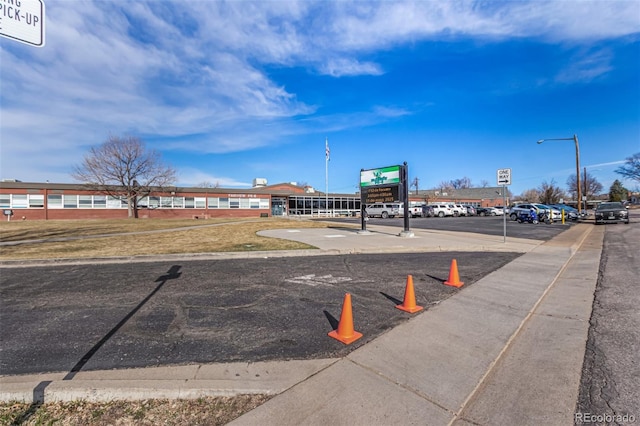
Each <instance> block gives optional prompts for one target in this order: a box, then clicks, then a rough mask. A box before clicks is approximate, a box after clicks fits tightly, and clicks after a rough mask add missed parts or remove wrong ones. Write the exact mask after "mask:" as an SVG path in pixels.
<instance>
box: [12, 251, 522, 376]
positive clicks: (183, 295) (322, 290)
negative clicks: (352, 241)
mask: <svg viewBox="0 0 640 426" xmlns="http://www.w3.org/2000/svg"><path fill="white" fill-rule="evenodd" d="M519 255H520V254H517V253H494V252H492V253H483V252H475V253H467V252H447V253H421V254H416V253H412V254H409V253H404V254H358V255H340V256H314V257H289V258H258V259H227V260H207V261H202V260H199V261H180V262H174V263H166V262H158V263H153V262H152V263H121V264H94V265H66V266H40V267H29V268H7V269H3V271H2V274H1V277H0V296H1V300H2V310H1V312H0V322H1V323H2V325H3V326H2V328H1V329H0V354H1V356H0V374H2V375H8V374H24V373H37V372H53V371H62V372H65V371H66V372H74V371H79V370H98V369H100V370H105V369H114V368H129V367H143V366H154V365H171V364H185V363H208V362H231V361H247V362H253V361H265V360H276V359H310V358H328V357H341V356H344V355H346V354H347V353H348V352H350V351H352V350H353V349H355V348H357V347H359V346H361V345H363V344H365V343H366V342H368V341H370V340H372V339H373V338H375V337H376V336H379V335H380V334H382V333H384V332H385V331H386V330H389V329H391V328H393V327H394V326H395V325H398V324H399V323H401V322H404V321H407V320H409V319H410V318H411V314H407V313H405V312H403V311H400V310H398V309H395V305H397V304H400V303H402V299H403V297H404V291H405V288H406V280H407V275H409V274H411V275H412V276H413V280H414V286H415V293H416V301H417V304H418V305H422V306H425V308H427V309H428V308H429V307H431V306H434V305H435V304H437V303H439V302H440V301H442V300H444V299H446V298H448V297H450V296H451V295H453V294H455V293H456V292H458V291H460V290H459V289H457V288H454V287H450V286H446V285H444V284H443V281H445V280H446V279H447V278H448V275H449V272H450V267H451V260H452V259H453V258H456V259H457V263H458V268H459V273H460V279H461V280H462V281H463V282H464V283H465V287H463V288H466V287H468V286H470V285H473V283H474V282H476V281H477V280H479V279H480V278H482V277H483V276H485V275H487V274H489V273H490V272H492V271H494V270H496V269H499V268H501V267H502V266H503V265H505V264H507V263H509V262H510V261H511V260H513V259H514V258H516V257H518V256H519ZM347 292H348V293H350V294H351V295H352V306H353V317H354V327H355V329H356V331H359V332H361V333H363V334H364V337H363V338H362V339H360V340H358V341H356V342H355V343H353V344H352V345H349V346H345V345H343V344H342V343H340V342H338V341H336V340H334V339H332V338H330V337H328V336H327V333H328V332H329V331H331V330H333V329H334V328H336V327H337V324H338V320H339V318H340V313H341V309H342V303H343V299H344V295H345V293H347ZM416 315H419V314H416Z"/></svg>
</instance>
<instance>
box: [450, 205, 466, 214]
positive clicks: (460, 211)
mask: <svg viewBox="0 0 640 426" xmlns="http://www.w3.org/2000/svg"><path fill="white" fill-rule="evenodd" d="M453 209H454V215H455V212H456V211H457V212H458V216H466V215H467V208H466V207H465V206H463V205H462V204H454V205H453Z"/></svg>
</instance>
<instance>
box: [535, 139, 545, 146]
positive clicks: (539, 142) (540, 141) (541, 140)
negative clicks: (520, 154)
mask: <svg viewBox="0 0 640 426" xmlns="http://www.w3.org/2000/svg"><path fill="white" fill-rule="evenodd" d="M542 142H544V139H540V140H539V141H538V142H536V143H537V144H538V145H539V144H541V143H542Z"/></svg>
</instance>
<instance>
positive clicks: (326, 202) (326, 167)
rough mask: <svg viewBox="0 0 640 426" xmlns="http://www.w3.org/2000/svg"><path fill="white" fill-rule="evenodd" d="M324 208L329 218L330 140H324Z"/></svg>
mask: <svg viewBox="0 0 640 426" xmlns="http://www.w3.org/2000/svg"><path fill="white" fill-rule="evenodd" d="M324 153H325V155H324V208H325V210H326V215H327V217H328V216H329V138H326V139H325V140H324Z"/></svg>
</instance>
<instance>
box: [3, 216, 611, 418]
mask: <svg viewBox="0 0 640 426" xmlns="http://www.w3.org/2000/svg"><path fill="white" fill-rule="evenodd" d="M321 231H324V234H322V233H321ZM269 232H272V231H269ZM393 232H394V231H393V230H386V229H376V232H373V233H372V234H371V235H362V234H356V233H354V231H353V230H336V229H329V230H326V229H325V230H315V229H305V230H301V231H300V232H289V231H286V230H284V231H283V230H280V231H278V232H276V233H274V234H273V235H270V236H275V237H278V238H285V236H286V238H289V239H296V240H299V241H304V242H308V243H309V244H313V245H315V246H317V247H319V248H320V249H321V250H316V251H315V252H317V253H315V254H323V253H331V254H335V252H336V251H340V252H380V251H381V250H389V251H441V250H460V251H470V250H471V249H472V248H474V249H477V250H486V251H489V250H495V251H503V250H507V251H518V252H524V253H525V254H524V255H523V256H521V257H519V258H518V259H516V260H514V261H513V262H511V263H509V264H508V265H506V266H505V267H503V268H501V269H499V270H497V271H495V272H493V273H492V274H490V275H488V276H486V277H484V278H483V279H481V280H480V281H478V282H476V283H474V285H473V286H470V287H469V288H464V287H463V291H461V292H460V293H458V294H456V295H455V296H453V297H451V298H449V299H447V300H445V301H443V302H442V303H440V304H439V305H438V306H435V307H432V308H430V309H429V310H428V311H426V312H422V313H419V314H415V316H414V317H413V318H411V319H410V320H409V321H408V322H406V323H404V324H402V325H400V326H398V327H395V328H394V329H392V330H390V331H389V332H387V333H385V334H383V335H382V336H380V337H378V338H377V339H375V340H373V341H372V342H370V343H368V344H366V345H364V346H362V347H360V348H359V349H357V350H355V351H354V352H352V353H351V354H350V355H348V356H346V357H345V358H342V359H321V360H311V361H285V362H268V363H254V364H246V363H234V364H214V365H192V366H181V367H156V368H145V369H136V370H116V371H102V372H100V371H90V372H82V371H81V372H78V373H77V374H76V375H75V376H74V377H73V379H72V380H64V376H65V373H58V374H39V375H31V376H9V377H0V399H2V400H12V399H14V400H16V399H17V400H23V401H42V400H44V401H54V400H72V399H80V398H82V399H86V400H109V399H143V398H196V397H200V396H212V395H235V394H241V393H267V394H273V395H277V396H275V397H274V398H272V399H271V400H270V401H268V402H267V403H265V404H263V405H262V406H260V407H258V408H257V409H255V410H253V411H251V412H249V413H247V414H245V415H244V416H242V417H240V418H239V419H237V420H236V421H234V422H233V424H238V425H242V424H248V425H255V424H261V425H262V424H267V425H270V424H273V425H276V424H277V425H283V424H285V425H286V424H290V425H299V424H310V425H315V424H317V425H326V424H345V425H346V424H349V425H353V424H362V425H372V424H375V425H378V424H385V425H386V424H421V425H424V424H429V425H445V424H460V425H463V424H483V425H490V424H491V425H493V424H541V423H544V424H573V412H574V409H575V403H576V400H577V395H578V386H579V383H580V375H581V366H582V359H583V356H584V349H585V342H586V339H587V332H588V328H589V318H590V314H591V305H592V300H593V292H594V289H595V284H596V280H597V275H598V265H599V260H600V253H601V245H602V239H603V233H604V227H593V226H592V225H588V224H579V225H574V226H571V227H570V228H569V229H568V230H567V231H565V232H563V233H562V234H560V235H558V236H557V237H555V238H554V239H552V240H550V241H548V242H546V243H541V242H540V241H534V240H511V239H509V238H508V239H507V243H504V242H503V241H502V237H495V236H494V237H491V236H478V235H477V234H468V235H462V234H460V233H441V232H433V231H424V233H422V232H421V233H417V235H416V237H414V238H401V237H398V236H396V235H397V231H395V232H396V234H394V233H393ZM427 234H428V235H427ZM337 235H341V236H337ZM312 241H313V242H312ZM254 255H255V254H254Z"/></svg>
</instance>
